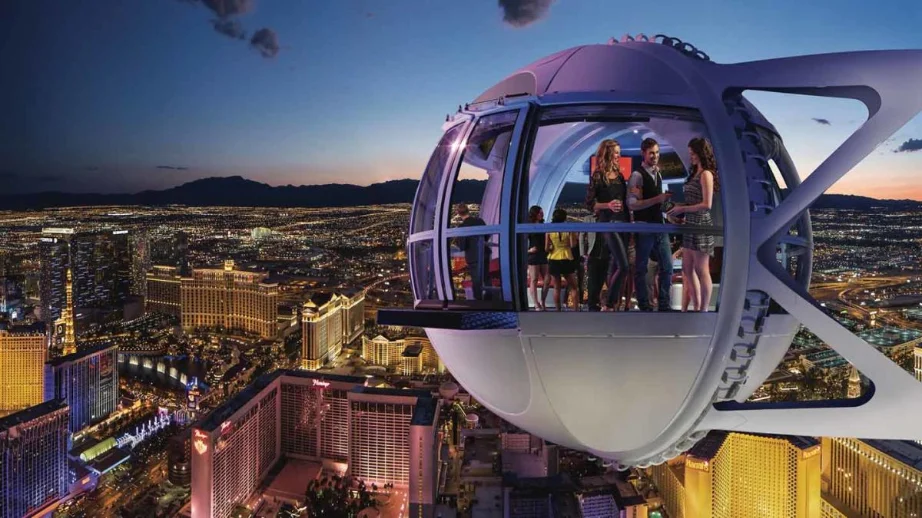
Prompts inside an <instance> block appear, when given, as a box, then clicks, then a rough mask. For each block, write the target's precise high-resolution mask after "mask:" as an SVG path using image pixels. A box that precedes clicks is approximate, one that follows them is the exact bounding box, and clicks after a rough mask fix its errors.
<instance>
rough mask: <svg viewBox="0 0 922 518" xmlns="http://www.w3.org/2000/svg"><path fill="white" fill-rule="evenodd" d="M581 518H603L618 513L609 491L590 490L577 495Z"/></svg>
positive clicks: (613, 498)
mask: <svg viewBox="0 0 922 518" xmlns="http://www.w3.org/2000/svg"><path fill="white" fill-rule="evenodd" d="M576 499H577V501H578V502H579V510H580V512H581V513H582V516H583V518H605V517H609V516H611V517H614V516H617V515H618V506H617V505H615V497H614V496H613V495H612V494H611V491H592V492H586V493H582V494H579V495H577V497H576Z"/></svg>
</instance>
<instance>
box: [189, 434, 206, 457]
mask: <svg viewBox="0 0 922 518" xmlns="http://www.w3.org/2000/svg"><path fill="white" fill-rule="evenodd" d="M193 435H194V439H193V440H192V445H193V446H195V451H197V452H198V454H199V455H203V454H204V453H205V452H206V451H208V442H207V441H208V434H206V433H205V432H203V431H201V430H193Z"/></svg>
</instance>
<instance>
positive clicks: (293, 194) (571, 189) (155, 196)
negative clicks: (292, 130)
mask: <svg viewBox="0 0 922 518" xmlns="http://www.w3.org/2000/svg"><path fill="white" fill-rule="evenodd" d="M418 184H419V181H417V180H410V179H407V180H391V181H388V182H383V183H376V184H372V185H368V186H360V185H351V184H325V185H301V186H297V187H296V186H292V185H285V186H279V187H273V186H271V185H267V184H264V183H260V182H256V181H253V180H248V179H246V178H243V177H240V176H228V177H216V178H204V179H201V180H195V181H192V182H189V183H185V184H183V185H179V186H177V187H172V188H170V189H165V190H161V191H142V192H139V193H135V194H76V193H64V192H41V193H31V194H17V195H0V209H3V210H30V209H43V208H50V207H76V206H99V205H142V206H162V205H189V206H198V207H207V206H230V207H352V206H357V205H378V204H388V203H408V202H411V201H413V197H414V195H415V194H416V187H417V185H418ZM484 186H485V182H484V181H477V180H462V181H461V182H459V185H457V186H456V187H455V192H454V193H453V195H452V199H453V201H455V202H473V201H476V200H479V199H481V196H482V194H483V189H484ZM584 195H585V188H584V187H583V186H581V185H577V184H568V185H567V187H566V188H565V189H564V191H563V193H562V194H561V201H563V202H567V203H570V202H573V203H579V202H581V201H583V196H584ZM813 207H814V208H819V209H856V210H874V209H882V210H889V211H892V210H896V211H901V210H920V209H922V202H918V201H914V200H878V199H875V198H868V197H864V196H854V195H847V194H824V195H822V196H821V197H820V199H819V200H817V202H816V204H814V206H813Z"/></svg>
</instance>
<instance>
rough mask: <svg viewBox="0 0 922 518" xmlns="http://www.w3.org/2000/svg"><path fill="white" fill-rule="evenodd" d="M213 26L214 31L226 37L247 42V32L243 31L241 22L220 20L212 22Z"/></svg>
mask: <svg viewBox="0 0 922 518" xmlns="http://www.w3.org/2000/svg"><path fill="white" fill-rule="evenodd" d="M211 24H212V26H214V30H216V31H218V32H219V33H221V34H223V35H225V36H229V37H231V38H234V39H238V40H245V39H246V38H247V33H246V31H245V30H243V26H242V25H240V22H239V21H237V20H229V19H223V20H221V19H218V20H212V21H211Z"/></svg>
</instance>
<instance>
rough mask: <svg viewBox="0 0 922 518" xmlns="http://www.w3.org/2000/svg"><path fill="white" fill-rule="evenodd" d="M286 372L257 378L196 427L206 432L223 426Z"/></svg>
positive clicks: (277, 372) (272, 373)
mask: <svg viewBox="0 0 922 518" xmlns="http://www.w3.org/2000/svg"><path fill="white" fill-rule="evenodd" d="M284 372H285V371H275V372H270V373H269V374H264V375H262V376H260V377H259V378H256V380H255V381H253V383H250V384H249V385H247V386H246V388H244V389H243V390H241V391H240V392H238V393H237V395H235V396H234V397H232V398H231V399H229V400H228V401H227V402H226V403H224V404H223V405H221V406H219V407H217V408H215V409H214V410H213V411H212V412H211V413H210V414H208V415H207V416H206V417H205V418H203V419H202V420H200V421H199V422H198V423H196V428H200V429H202V430H205V431H206V432H213V431H214V430H216V429H217V428H218V427H219V426H221V423H223V422H224V421H226V420H227V419H229V418H230V417H231V416H232V415H234V414H235V413H236V412H237V411H238V410H240V409H241V408H243V406H244V405H246V404H247V403H248V402H249V401H250V400H251V399H253V398H254V397H256V395H257V394H259V393H260V392H262V391H263V389H265V388H266V387H268V386H269V385H271V384H272V382H274V381H275V380H276V379H278V378H279V377H281V376H282V374H283V373H284Z"/></svg>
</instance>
